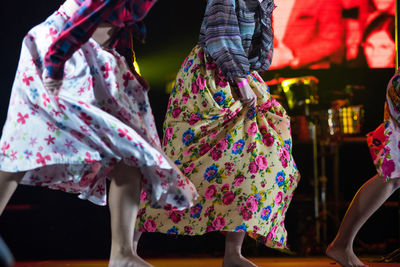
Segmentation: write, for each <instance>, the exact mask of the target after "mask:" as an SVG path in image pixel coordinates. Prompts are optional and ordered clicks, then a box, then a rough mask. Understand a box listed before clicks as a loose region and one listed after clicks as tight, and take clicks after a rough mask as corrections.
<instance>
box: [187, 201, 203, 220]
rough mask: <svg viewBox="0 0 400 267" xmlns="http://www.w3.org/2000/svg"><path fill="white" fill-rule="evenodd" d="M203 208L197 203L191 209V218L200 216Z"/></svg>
mask: <svg viewBox="0 0 400 267" xmlns="http://www.w3.org/2000/svg"><path fill="white" fill-rule="evenodd" d="M202 210H203V206H202V205H201V204H200V203H197V204H196V205H194V206H193V207H192V208H191V209H190V218H194V219H195V218H199V217H200V214H201V211H202Z"/></svg>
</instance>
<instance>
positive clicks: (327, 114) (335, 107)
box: [266, 76, 364, 246]
mask: <svg viewBox="0 0 400 267" xmlns="http://www.w3.org/2000/svg"><path fill="white" fill-rule="evenodd" d="M318 83H319V80H318V79H317V78H316V77H314V76H303V77H296V78H275V79H273V80H270V81H267V82H266V84H267V85H268V86H269V87H270V91H271V96H272V97H275V98H276V99H277V100H278V101H279V102H280V103H281V104H282V105H283V106H284V107H285V109H286V110H287V112H288V114H289V115H290V116H291V118H292V136H293V139H294V142H302V143H311V144H312V147H313V149H312V151H313V181H312V184H313V188H314V203H313V204H314V219H315V235H316V237H315V238H316V243H317V246H318V245H322V246H326V245H327V244H326V242H327V228H328V227H327V216H328V211H327V198H326V195H327V182H328V179H327V176H326V156H327V154H328V153H327V151H328V150H330V151H334V152H333V153H331V154H333V184H334V191H335V192H334V194H333V195H334V202H335V206H336V207H337V206H338V203H339V182H338V178H339V177H338V168H339V157H338V154H339V149H338V147H339V145H340V142H341V141H342V140H343V139H344V138H348V137H351V136H355V135H359V134H360V133H361V130H362V123H363V118H364V109H363V106H362V105H351V104H350V103H351V99H350V97H348V98H346V97H345V98H344V99H339V100H335V101H333V102H331V103H330V107H329V108H324V105H322V104H321V103H320V102H321V101H320V97H319V94H318ZM347 89H349V88H347ZM342 95H346V94H342ZM335 217H338V211H337V209H336V211H335ZM335 219H337V220H336V221H338V218H335Z"/></svg>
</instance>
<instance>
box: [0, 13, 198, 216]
mask: <svg viewBox="0 0 400 267" xmlns="http://www.w3.org/2000/svg"><path fill="white" fill-rule="evenodd" d="M67 20H68V17H67V16H66V15H65V13H64V12H63V10H62V8H60V10H59V11H58V12H55V13H54V14H53V15H51V16H50V17H49V18H48V19H47V20H46V21H45V22H43V23H41V24H40V25H38V26H36V27H34V28H33V29H32V30H31V31H29V33H28V34H27V35H26V37H25V39H24V41H23V45H22V51H21V58H20V61H19V65H18V70H17V73H16V77H15V81H14V84H13V88H12V93H11V99H10V105H9V109H8V116H7V120H6V123H5V125H4V128H3V134H2V137H1V140H0V147H1V154H0V170H2V171H7V172H22V171H25V172H26V174H25V176H24V178H23V180H22V182H21V183H22V184H27V185H35V186H44V187H48V188H52V189H59V190H63V191H66V192H71V193H77V194H79V197H80V198H82V199H88V200H90V201H92V202H94V203H95V204H98V205H105V204H106V179H107V177H108V176H109V175H110V172H111V171H112V169H113V167H114V166H115V164H116V163H117V162H119V161H123V162H124V163H125V164H128V165H130V166H133V167H138V168H140V170H141V172H142V174H143V177H142V184H143V185H144V188H145V191H146V192H148V195H149V198H150V199H151V204H152V206H153V207H157V208H159V207H166V208H168V209H183V208H187V207H189V206H190V205H191V203H192V199H193V197H194V196H195V195H196V191H195V188H194V187H193V185H192V184H191V183H190V182H189V180H187V178H185V176H184V175H183V174H182V173H181V171H180V170H179V169H178V168H177V167H176V166H175V164H174V163H173V162H171V161H170V160H169V159H168V158H167V157H166V156H164V153H163V152H162V149H161V145H160V142H159V138H158V135H157V131H156V128H155V123H154V118H153V114H152V112H151V109H150V106H149V100H148V96H147V91H146V90H144V88H143V86H142V85H141V84H140V83H139V81H138V79H137V78H136V76H135V75H133V74H132V72H131V71H130V70H129V68H128V66H127V65H126V63H125V59H124V58H123V57H121V56H120V55H119V54H118V53H116V52H115V51H113V50H105V49H103V48H102V47H100V46H99V44H98V43H96V42H95V41H94V40H93V39H90V40H89V41H88V42H87V43H85V44H84V45H83V46H82V47H81V48H80V49H79V50H77V51H76V52H75V53H74V54H73V56H72V57H71V58H70V59H69V60H68V61H67V62H66V65H65V77H64V79H63V85H62V87H61V90H60V93H59V95H58V96H56V97H54V96H53V95H50V94H49V93H48V92H47V91H46V89H45V88H44V86H43V83H42V80H41V74H42V72H43V58H44V55H45V53H46V51H47V50H48V48H49V46H50V44H51V43H52V40H53V39H54V38H55V36H57V34H58V33H60V32H61V31H62V29H64V27H65V24H66V22H67ZM132 179H137V177H132Z"/></svg>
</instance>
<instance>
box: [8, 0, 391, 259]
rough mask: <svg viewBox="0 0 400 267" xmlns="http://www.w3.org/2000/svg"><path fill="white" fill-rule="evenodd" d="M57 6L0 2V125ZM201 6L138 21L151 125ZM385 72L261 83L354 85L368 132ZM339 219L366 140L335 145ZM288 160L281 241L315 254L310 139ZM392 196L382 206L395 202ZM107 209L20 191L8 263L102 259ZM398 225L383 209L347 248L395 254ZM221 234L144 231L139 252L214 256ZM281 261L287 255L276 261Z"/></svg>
mask: <svg viewBox="0 0 400 267" xmlns="http://www.w3.org/2000/svg"><path fill="white" fill-rule="evenodd" d="M61 3H62V1H58V0H57V1H56V0H35V1H28V0H23V1H5V2H4V3H2V8H1V9H0V22H1V23H0V25H2V26H1V27H0V30H1V32H0V36H1V40H2V41H1V42H0V45H1V49H0V53H1V54H0V57H1V59H2V64H0V84H1V90H0V122H1V124H3V123H4V120H5V118H6V112H7V107H8V99H9V95H10V90H11V86H12V82H13V79H14V75H15V70H16V67H17V63H18V57H19V53H20V48H21V42H22V38H23V37H24V35H25V34H26V32H27V31H28V30H29V29H30V28H31V27H33V26H34V25H36V24H38V23H40V22H42V21H43V20H44V19H45V18H46V17H47V16H48V15H49V14H51V13H52V12H53V11H54V10H56V9H57V8H58V6H59V5H60V4H61ZM204 7H205V1H202V0H201V1H199V0H191V1H188V0H168V1H159V2H158V3H157V4H156V5H155V7H154V8H153V9H152V11H151V12H150V14H149V16H148V17H147V18H146V20H145V21H146V24H147V26H148V36H147V42H146V44H144V45H142V44H139V43H136V44H135V49H136V53H137V58H138V61H139V65H140V66H141V69H142V73H143V75H144V77H146V78H147V79H148V81H149V83H150V85H151V87H152V89H151V91H150V101H151V104H152V107H153V112H154V115H155V119H156V121H157V123H158V126H159V127H160V126H161V123H162V120H163V118H164V114H165V109H166V103H167V101H168V94H167V93H165V85H166V83H167V82H168V81H172V80H173V79H174V75H175V73H176V72H177V70H178V68H179V66H180V64H181V62H182V61H183V59H184V58H185V57H186V55H187V54H188V52H189V51H190V50H191V49H192V47H193V46H194V45H195V44H196V41H197V35H198V31H199V27H200V23H201V18H202V15H203V12H204ZM393 73H394V70H393V69H375V70H373V69H347V68H339V67H335V68H332V69H329V70H280V71H270V72H267V73H265V74H264V78H265V80H270V79H272V78H274V77H275V76H277V75H278V76H281V77H297V76H303V75H314V76H316V77H317V78H318V79H319V80H320V83H319V85H318V90H319V94H320V96H321V107H320V108H327V106H328V104H329V103H330V101H331V100H333V99H334V98H337V95H334V94H333V91H343V89H344V87H345V86H346V85H348V84H350V85H362V86H364V87H365V89H364V90H360V91H356V92H355V96H354V104H363V105H364V107H365V122H364V124H363V129H362V134H365V133H367V132H368V131H371V130H373V129H374V128H375V127H376V126H377V125H379V123H380V122H381V120H382V117H383V103H384V100H385V89H386V84H387V82H388V80H389V78H390V77H391V76H392V75H393ZM339 151H340V169H339V172H340V173H339V174H340V179H339V180H340V198H341V200H342V203H341V205H340V207H339V208H338V212H339V214H340V218H341V216H342V215H343V213H344V211H345V209H346V207H347V204H348V202H349V201H350V200H351V198H352V196H353V195H354V193H355V192H356V190H357V189H358V188H359V187H360V186H361V185H362V184H363V183H364V182H365V181H366V180H367V179H369V178H370V177H371V176H372V175H374V174H375V171H374V167H373V165H372V163H371V160H370V157H369V154H368V149H367V146H366V144H365V143H357V142H349V143H345V144H342V145H341V146H340V149H339ZM293 153H294V156H295V159H296V161H297V164H298V166H299V169H300V171H301V173H302V181H301V182H300V184H299V187H298V189H297V191H296V193H295V197H294V200H293V202H292V205H291V207H290V209H289V210H288V215H287V221H286V225H287V229H288V232H289V241H288V242H289V245H290V246H291V247H292V249H293V251H294V252H296V253H298V254H299V255H309V254H320V252H321V250H320V249H319V247H318V246H315V242H314V241H315V240H314V229H315V228H314V225H315V221H314V219H313V203H312V199H313V187H312V153H311V145H310V144H309V143H300V142H299V143H296V142H295V143H294V152H293ZM327 176H328V179H329V182H328V201H329V202H328V203H329V211H334V209H335V208H334V207H333V206H332V204H331V202H332V194H333V189H332V181H331V180H332V179H331V178H332V156H331V155H328V156H327ZM397 198H398V197H397V195H396V196H393V197H392V198H391V199H390V200H391V201H392V203H393V201H396V200H397ZM108 221H109V213H108V208H107V207H99V206H95V205H93V204H91V203H89V202H88V201H83V200H79V199H78V198H77V197H76V196H74V195H70V194H66V193H62V192H58V191H53V190H48V189H43V188H31V187H27V186H21V187H19V188H18V189H17V192H16V193H15V195H14V196H13V198H12V200H11V202H10V206H9V208H8V209H7V210H6V211H5V213H4V214H3V216H2V217H1V218H0V234H1V235H2V236H3V238H4V239H5V241H6V242H7V243H8V244H9V246H10V248H11V249H12V251H13V253H14V254H15V256H16V258H17V260H27V259H33V260H35V259H78V258H81V259H95V258H96V259H97V258H98V259H102V258H104V259H105V258H107V257H108V253H109V243H110V230H109V222H108ZM337 223H338V221H337V220H335V218H334V217H332V215H331V214H329V217H328V240H331V239H332V238H333V236H334V233H335V232H336V230H337ZM398 235H399V221H398V215H397V208H396V207H393V206H390V205H387V206H385V207H383V208H381V209H380V210H379V211H378V212H377V214H375V215H374V216H373V218H371V220H369V221H368V223H367V224H366V225H365V227H364V228H363V229H362V231H361V232H360V234H359V236H358V237H359V238H358V240H357V241H356V244H355V246H356V250H357V251H360V252H363V253H368V252H374V253H387V252H390V251H391V250H393V249H394V248H397V247H398V246H399V244H398V241H399V240H398ZM223 240H224V238H223V236H222V235H220V234H218V233H212V234H208V235H205V236H201V237H170V236H166V235H159V234H146V235H144V237H143V238H142V242H141V244H140V248H139V251H140V253H141V254H142V255H144V256H147V257H157V256H160V257H165V256H177V257H182V256H191V255H196V256H199V255H205V254H206V255H214V256H220V255H222V253H223ZM244 253H245V254H246V255H250V256H268V255H274V256H279V255H282V254H279V253H277V252H275V251H273V250H270V249H267V248H265V247H263V246H262V245H260V244H256V243H255V242H253V241H252V240H246V242H245V245H244ZM283 256H286V255H283Z"/></svg>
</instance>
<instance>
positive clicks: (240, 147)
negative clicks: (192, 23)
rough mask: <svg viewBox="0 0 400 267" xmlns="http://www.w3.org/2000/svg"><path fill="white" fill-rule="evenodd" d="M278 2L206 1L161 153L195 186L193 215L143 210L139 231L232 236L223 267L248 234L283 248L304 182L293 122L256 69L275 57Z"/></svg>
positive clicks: (242, 262)
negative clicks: (299, 184) (292, 133)
mask: <svg viewBox="0 0 400 267" xmlns="http://www.w3.org/2000/svg"><path fill="white" fill-rule="evenodd" d="M274 7H275V6H274V2H273V1H272V0H264V1H262V0H246V1H245V0H209V1H208V2H207V7H206V11H205V16H204V20H203V23H202V26H201V29H200V38H199V42H198V45H196V46H195V47H194V49H193V50H192V51H191V52H190V54H189V56H188V57H187V58H186V59H185V61H184V62H183V64H182V66H181V68H180V70H179V72H178V75H177V77H176V81H175V87H174V89H173V91H172V93H171V96H170V99H169V105H168V110H167V114H166V119H165V122H164V140H163V146H164V151H165V152H166V154H167V155H168V156H170V157H171V158H172V159H174V160H175V163H176V164H178V165H179V166H180V168H181V170H182V171H183V172H184V174H185V175H186V176H187V177H188V178H189V179H190V180H191V181H192V182H193V183H194V184H195V186H196V189H197V191H198V193H199V195H200V198H199V199H198V201H197V202H196V203H195V205H194V206H193V207H192V208H191V209H190V210H186V211H173V210H171V211H165V212H164V211H157V210H154V209H151V208H149V207H142V208H141V209H140V210H139V216H138V217H139V219H138V220H137V230H138V231H141V232H162V233H168V234H181V235H202V234H204V233H208V232H211V231H223V232H226V247H225V256H224V262H223V266H254V264H253V263H251V262H250V261H248V260H247V259H245V258H244V257H243V256H242V255H241V246H242V242H243V238H244V236H245V234H246V233H248V234H249V235H250V236H251V237H253V238H255V239H257V240H259V241H260V242H262V243H263V244H265V245H266V246H269V247H272V248H277V249H286V247H287V246H286V230H285V227H284V219H285V214H286V211H287V208H288V205H289V203H290V201H291V199H292V194H293V191H294V189H295V187H296V185H297V182H298V178H299V175H298V170H297V168H296V165H295V163H294V161H293V158H292V155H291V150H292V140H291V136H290V119H289V117H288V115H287V114H286V112H285V110H284V109H283V108H282V106H281V105H280V104H279V103H278V102H277V101H276V100H275V99H274V98H273V97H271V95H270V93H269V89H268V87H267V86H266V84H265V83H264V81H263V79H262V78H261V76H260V75H259V74H258V72H259V71H265V70H267V69H268V67H269V66H270V64H271V60H272V47H273V46H272V41H273V33H272V28H271V22H272V21H271V18H272V11H273V9H274Z"/></svg>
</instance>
